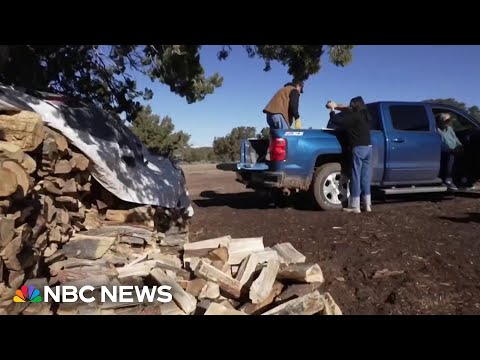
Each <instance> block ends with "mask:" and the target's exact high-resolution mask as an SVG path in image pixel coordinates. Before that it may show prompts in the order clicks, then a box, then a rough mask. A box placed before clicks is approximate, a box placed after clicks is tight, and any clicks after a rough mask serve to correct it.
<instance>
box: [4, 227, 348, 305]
mask: <svg viewBox="0 0 480 360" xmlns="http://www.w3.org/2000/svg"><path fill="white" fill-rule="evenodd" d="M172 236H175V234H160V233H155V232H152V231H149V230H146V229H144V228H140V227H133V226H104V227H102V228H99V229H95V230H89V231H82V232H78V233H76V234H75V235H74V236H73V237H72V238H71V239H70V241H69V242H68V243H66V244H65V245H64V246H63V248H62V250H60V251H58V252H57V253H56V254H57V255H56V257H55V259H50V261H49V263H50V265H49V270H50V276H49V277H45V278H37V279H33V280H28V281H27V282H26V284H25V285H27V286H28V285H33V286H34V287H35V288H42V287H43V286H47V285H50V286H53V285H61V286H66V285H70V286H74V287H76V288H77V289H80V288H82V287H83V286H87V285H88V286H92V287H94V288H95V289H97V290H99V289H100V288H101V287H108V288H110V289H111V287H112V286H122V285H123V286H127V285H128V286H131V287H132V288H133V287H135V286H137V287H139V288H142V287H143V286H147V287H151V286H153V285H157V286H159V285H166V286H170V287H171V294H172V297H173V301H170V302H168V303H160V302H157V301H153V302H148V301H146V300H145V299H143V301H140V300H139V299H138V297H136V298H135V296H134V298H135V299H133V300H132V302H129V303H125V302H123V303H122V302H111V301H104V302H101V301H100V299H101V298H100V296H96V297H95V301H94V302H91V303H82V302H79V301H77V302H73V303H71V302H69V303H60V304H58V303H45V302H43V303H30V304H29V303H21V304H18V303H12V302H11V297H12V296H13V293H10V294H9V296H10V301H8V300H7V301H5V302H4V303H5V304H4V305H6V307H5V310H4V313H7V314H11V313H14V314H18V313H22V314H58V315H74V314H84V315H88V314H99V315H107V314H123V315H127V314H131V315H257V314H263V315H314V314H319V315H320V314H325V315H341V314H342V312H341V310H340V309H339V307H338V306H337V305H336V303H335V301H334V300H333V299H332V297H331V296H330V294H329V293H328V292H325V293H321V292H320V288H321V286H322V284H323V283H324V278H323V273H322V270H321V268H320V266H319V265H318V264H309V263H306V262H305V260H306V259H305V256H303V255H302V254H301V253H299V252H298V251H297V250H296V249H295V248H294V247H293V246H292V245H291V244H290V243H282V244H277V245H275V246H273V247H272V248H265V247H264V244H263V238H262V237H258V238H243V239H232V238H231V237H230V236H224V237H221V238H216V239H209V240H204V241H198V242H193V243H184V244H183V245H176V246H169V245H166V243H168V241H166V242H165V240H166V239H168V238H169V237H172ZM162 244H164V245H162ZM97 290H95V291H97ZM0 312H1V308H0Z"/></svg>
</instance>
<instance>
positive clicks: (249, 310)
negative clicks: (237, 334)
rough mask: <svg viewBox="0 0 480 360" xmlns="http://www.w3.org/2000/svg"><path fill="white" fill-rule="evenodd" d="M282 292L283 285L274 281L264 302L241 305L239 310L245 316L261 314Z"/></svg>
mask: <svg viewBox="0 0 480 360" xmlns="http://www.w3.org/2000/svg"><path fill="white" fill-rule="evenodd" d="M282 290H283V284H282V283H281V282H279V281H275V283H274V284H273V286H272V290H271V291H270V294H269V295H268V296H267V298H266V299H265V300H263V301H262V302H261V303H258V304H254V303H251V302H250V303H245V304H243V305H242V306H241V307H240V308H239V310H241V311H243V312H244V313H245V314H248V315H255V314H258V313H261V312H263V310H264V309H265V308H266V307H268V306H269V305H270V304H271V303H273V301H274V300H275V298H276V297H277V296H278V295H279V294H280V293H281V292H282Z"/></svg>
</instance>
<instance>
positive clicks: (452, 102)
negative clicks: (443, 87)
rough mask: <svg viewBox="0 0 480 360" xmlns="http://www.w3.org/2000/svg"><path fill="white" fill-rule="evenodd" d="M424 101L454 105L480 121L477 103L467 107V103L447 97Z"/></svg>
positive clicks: (479, 110)
mask: <svg viewBox="0 0 480 360" xmlns="http://www.w3.org/2000/svg"><path fill="white" fill-rule="evenodd" d="M424 102H431V103H438V104H445V105H450V106H455V107H457V108H459V109H460V110H463V111H465V112H466V113H468V114H469V115H470V116H472V117H473V118H475V119H477V120H478V121H480V109H479V108H478V106H477V105H473V106H471V107H468V106H467V104H465V103H464V102H460V101H458V100H456V99H454V98H448V99H428V100H424Z"/></svg>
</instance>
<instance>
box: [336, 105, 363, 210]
mask: <svg viewBox="0 0 480 360" xmlns="http://www.w3.org/2000/svg"><path fill="white" fill-rule="evenodd" d="M327 107H328V108H329V109H330V110H331V111H330V122H331V123H332V124H334V125H336V126H338V127H339V128H340V129H343V130H345V132H346V134H347V141H348V147H349V151H351V152H352V163H353V165H352V175H351V179H350V197H349V206H348V207H347V208H344V209H343V210H344V211H347V212H354V213H360V195H361V194H363V203H364V206H365V211H367V212H370V211H372V209H371V204H372V200H371V190H370V187H371V185H370V184H371V179H372V142H371V139H370V114H369V112H368V110H367V106H366V105H365V102H364V101H363V98H362V97H361V96H357V97H355V98H353V99H352V100H350V106H349V107H348V108H345V107H343V106H339V105H337V104H336V103H335V102H334V101H330V102H329V103H327ZM335 109H337V110H341V111H342V112H343V114H342V116H339V115H338V114H335V111H334V110H335Z"/></svg>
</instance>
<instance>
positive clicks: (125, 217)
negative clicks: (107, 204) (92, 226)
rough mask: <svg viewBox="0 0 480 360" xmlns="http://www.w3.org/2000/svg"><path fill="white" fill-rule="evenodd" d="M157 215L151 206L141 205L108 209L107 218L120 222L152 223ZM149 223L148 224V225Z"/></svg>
mask: <svg viewBox="0 0 480 360" xmlns="http://www.w3.org/2000/svg"><path fill="white" fill-rule="evenodd" d="M154 216H155V210H154V209H153V208H152V207H151V206H149V205H148V206H140V207H136V208H133V209H130V210H112V209H108V210H107V213H106V215H105V219H106V220H109V221H114V222H119V223H140V224H142V223H144V224H148V225H150V222H151V221H153V218H154ZM148 225H147V226H148Z"/></svg>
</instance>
